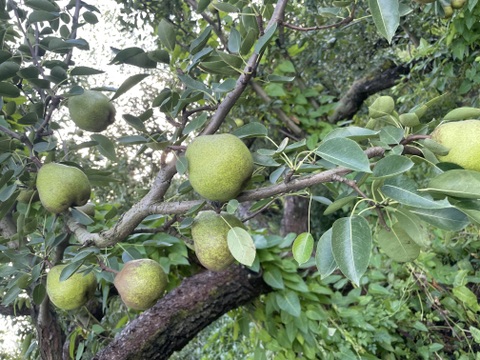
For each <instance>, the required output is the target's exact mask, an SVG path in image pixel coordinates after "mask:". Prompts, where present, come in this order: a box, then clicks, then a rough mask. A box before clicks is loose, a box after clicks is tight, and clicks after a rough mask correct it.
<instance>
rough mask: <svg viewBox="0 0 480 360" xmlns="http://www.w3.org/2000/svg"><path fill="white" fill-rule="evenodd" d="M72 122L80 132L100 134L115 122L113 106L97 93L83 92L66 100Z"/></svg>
mask: <svg viewBox="0 0 480 360" xmlns="http://www.w3.org/2000/svg"><path fill="white" fill-rule="evenodd" d="M68 110H69V113H70V117H71V118H72V120H73V122H74V123H75V124H76V125H77V126H78V127H79V128H80V129H82V130H86V131H91V132H102V131H104V130H105V129H106V128H107V127H108V126H109V125H111V124H113V123H114V122H115V113H116V110H115V106H114V105H113V103H112V102H111V101H110V99H109V98H108V97H107V96H106V95H104V94H103V93H101V92H99V91H94V90H85V91H84V92H83V93H82V94H81V95H75V96H72V97H71V98H69V99H68Z"/></svg>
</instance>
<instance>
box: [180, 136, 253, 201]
mask: <svg viewBox="0 0 480 360" xmlns="http://www.w3.org/2000/svg"><path fill="white" fill-rule="evenodd" d="M185 157H186V158H187V161H188V178H189V180H190V184H191V185H192V187H193V189H194V190H195V191H196V192H197V193H198V194H200V195H201V196H203V197H204V198H206V199H208V200H211V201H228V200H230V199H233V198H235V197H236V196H237V195H238V194H239V193H240V192H241V191H242V189H243V187H244V186H245V183H246V182H247V181H248V180H249V179H250V177H251V176H252V173H253V157H252V154H251V153H250V150H249V149H248V148H247V146H246V145H245V144H244V143H243V142H242V141H241V140H240V139H239V138H237V137H236V136H234V135H231V134H215V135H203V136H199V137H197V138H195V139H194V140H193V141H192V142H191V143H190V144H189V145H188V146H187V151H186V152H185Z"/></svg>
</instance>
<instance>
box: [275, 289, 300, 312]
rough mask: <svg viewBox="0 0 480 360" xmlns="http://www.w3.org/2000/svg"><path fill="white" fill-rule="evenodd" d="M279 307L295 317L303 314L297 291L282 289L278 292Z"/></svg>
mask: <svg viewBox="0 0 480 360" xmlns="http://www.w3.org/2000/svg"><path fill="white" fill-rule="evenodd" d="M276 300H277V304H278V307H279V308H280V309H282V310H283V311H285V312H287V313H289V314H290V315H292V316H294V317H298V316H300V314H301V310H302V308H301V305H300V299H299V298H298V295H297V293H295V292H293V291H282V292H278V293H277V294H276Z"/></svg>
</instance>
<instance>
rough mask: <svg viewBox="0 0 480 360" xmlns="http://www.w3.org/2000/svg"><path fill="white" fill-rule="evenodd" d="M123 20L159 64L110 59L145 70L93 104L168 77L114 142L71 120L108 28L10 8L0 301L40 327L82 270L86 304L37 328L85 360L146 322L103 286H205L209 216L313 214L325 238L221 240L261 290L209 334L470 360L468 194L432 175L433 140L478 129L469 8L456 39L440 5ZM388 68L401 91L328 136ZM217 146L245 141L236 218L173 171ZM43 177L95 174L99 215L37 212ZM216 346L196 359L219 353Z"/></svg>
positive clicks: (466, 184)
mask: <svg viewBox="0 0 480 360" xmlns="http://www.w3.org/2000/svg"><path fill="white" fill-rule="evenodd" d="M121 3H122V4H123V9H124V14H126V15H127V16H126V17H123V18H122V21H123V24H124V26H126V27H127V28H128V27H137V26H138V24H139V23H140V22H144V23H146V24H149V25H151V26H153V28H154V35H155V37H156V39H157V41H158V43H157V45H158V47H157V48H155V49H142V48H140V47H138V46H131V47H127V48H125V49H116V50H115V54H114V55H113V56H112V60H111V65H112V66H115V65H119V64H123V65H129V66H132V67H133V68H134V69H138V73H136V74H134V75H132V76H129V77H128V78H125V79H124V80H123V81H122V83H121V84H120V85H119V86H118V87H116V88H114V89H112V88H109V87H102V86H99V87H98V90H102V91H104V92H106V93H108V94H109V95H110V101H112V102H113V103H116V104H120V103H121V102H122V101H124V99H125V98H127V97H128V96H129V95H130V94H131V93H132V89H133V88H136V86H137V85H139V84H140V83H142V82H143V81H144V80H145V79H146V78H147V77H149V76H150V77H153V76H157V77H158V78H160V76H161V75H163V74H164V73H165V70H166V71H168V73H169V74H170V75H169V76H170V77H169V78H168V79H166V80H165V87H164V88H163V89H162V90H160V91H158V92H157V91H148V92H145V93H144V96H145V98H144V99H143V102H144V105H145V104H146V105H145V108H144V109H142V111H141V112H140V113H137V112H135V111H134V110H136V109H128V110H127V111H126V112H125V113H123V114H121V118H122V120H123V122H122V123H121V125H120V124H119V123H118V119H117V123H116V124H115V125H114V126H113V127H111V128H109V130H107V131H106V132H104V133H102V134H85V133H83V132H78V131H76V130H77V129H75V130H72V126H73V125H72V124H71V121H70V119H69V118H68V117H67V116H64V115H62V110H64V109H65V107H66V104H67V103H68V99H69V98H70V97H72V96H75V95H78V94H80V93H82V91H83V89H84V88H85V89H87V88H88V84H89V81H88V78H89V77H91V76H93V75H95V74H98V73H101V72H102V71H103V70H102V69H95V68H92V67H87V66H83V65H82V64H77V63H76V62H75V60H74V59H75V52H76V51H89V50H90V45H89V43H88V41H87V40H85V39H83V38H81V35H80V34H81V30H82V28H83V27H86V26H95V25H96V24H97V23H98V15H99V10H98V9H97V8H96V7H95V6H92V5H89V4H88V3H85V2H82V1H78V0H73V1H71V2H70V3H68V4H67V5H65V7H61V6H63V5H61V3H60V2H56V1H50V0H31V1H25V2H23V3H20V2H16V1H9V2H8V3H5V1H3V2H2V1H0V34H1V36H0V96H1V103H0V105H1V109H2V112H1V114H0V146H1V150H2V153H1V154H0V175H1V177H0V200H1V203H0V220H1V223H0V235H1V236H2V237H1V239H0V240H1V242H0V251H1V253H0V275H1V281H0V295H1V296H0V297H1V300H2V302H1V305H2V306H5V307H8V308H12V309H21V308H22V307H23V305H25V306H27V307H29V308H33V309H34V310H35V311H34V312H33V313H34V314H37V315H36V316H38V317H41V316H48V315H47V314H48V312H45V311H38V309H40V308H41V307H42V306H45V305H46V306H48V304H49V302H48V298H47V297H46V291H45V285H44V283H45V276H46V273H47V271H48V269H49V268H50V267H51V266H52V265H54V264H57V263H60V262H65V263H67V264H68V265H67V266H66V267H65V270H64V271H63V272H62V277H63V278H68V277H69V276H71V275H72V274H73V273H75V272H76V271H77V270H78V269H79V268H80V267H82V265H84V266H85V267H86V268H87V269H88V271H93V272H94V273H95V275H96V277H97V280H98V282H99V287H98V289H97V293H96V295H97V296H96V301H93V302H92V304H89V305H88V306H87V308H82V309H81V310H79V311H78V312H68V313H67V312H61V311H60V310H57V311H56V315H55V316H58V319H57V318H55V317H53V318H50V319H47V320H46V319H45V318H43V319H39V318H38V317H37V318H35V315H34V317H33V321H34V323H35V325H36V326H37V327H38V326H39V324H42V323H43V324H45V323H49V324H51V326H52V328H54V327H55V326H56V325H57V324H58V325H59V326H58V327H57V328H56V331H57V330H58V333H56V334H55V335H53V336H54V337H57V338H60V337H61V335H62V334H63V335H65V337H66V338H67V341H68V346H67V348H68V350H69V356H70V357H71V358H76V359H79V358H81V357H82V356H87V357H92V356H94V355H95V354H96V353H97V352H98V351H99V350H100V349H101V348H103V347H105V346H108V343H109V342H110V341H111V340H112V339H113V338H114V336H115V335H116V334H118V333H119V332H122V330H123V329H124V327H125V326H126V324H127V323H128V322H129V321H130V320H131V319H133V318H137V319H139V318H138V317H137V315H138V312H134V311H132V310H128V309H126V307H124V306H123V305H122V304H121V303H120V301H119V299H118V294H116V291H115V289H114V288H113V286H112V284H113V278H114V275H113V274H114V273H115V271H118V270H120V268H121V267H122V266H123V263H125V262H127V261H129V260H132V259H140V258H150V259H153V260H155V261H157V262H158V263H159V264H160V265H161V266H162V268H163V270H164V271H165V273H167V274H168V279H169V284H168V289H167V290H169V291H171V290H173V289H175V288H176V287H178V286H179V285H180V283H181V281H182V279H184V278H185V277H189V276H192V275H194V274H196V273H197V272H199V271H200V269H201V267H200V266H199V265H198V263H197V261H196V260H195V257H194V254H193V252H192V244H191V234H190V229H191V225H192V221H193V218H194V217H195V215H196V214H197V213H198V212H199V211H200V210H201V209H206V208H210V209H214V210H217V211H220V210H226V211H227V212H228V213H229V214H234V213H236V212H237V211H240V210H241V209H240V207H241V204H242V203H247V202H248V204H249V208H248V211H249V213H251V214H253V216H254V217H261V213H262V212H264V211H265V210H267V209H269V208H270V207H272V205H273V204H278V203H281V202H279V200H283V199H285V197H286V196H291V195H298V196H302V197H306V198H308V199H309V201H310V208H309V218H310V219H309V220H311V221H309V224H316V222H315V221H317V220H313V219H311V218H312V217H323V216H329V217H330V221H329V222H328V224H323V225H324V228H322V229H318V228H316V229H314V228H312V226H311V225H310V226H309V229H306V231H305V232H303V233H300V234H292V233H291V234H288V235H286V236H279V235H278V234H270V233H268V232H267V231H263V230H262V229H258V228H257V229H255V228H254V227H253V226H250V229H249V232H247V231H243V230H242V231H240V230H241V228H238V227H234V228H233V229H230V232H229V236H228V237H229V240H228V243H229V246H230V251H231V252H232V254H233V255H234V257H235V258H236V259H237V260H238V261H239V262H241V263H242V264H243V265H244V266H247V267H249V268H250V270H251V271H252V272H254V273H257V274H261V275H262V277H263V280H264V281H265V283H266V284H268V285H269V286H270V288H271V291H270V293H268V294H266V295H262V296H260V297H258V298H257V299H255V301H254V302H253V303H252V304H251V305H249V306H247V307H245V308H244V309H237V310H235V311H234V312H232V313H231V316H232V317H233V318H234V320H235V321H231V322H225V323H224V324H223V325H222V326H221V328H222V330H223V329H225V330H226V331H232V332H233V334H234V335H233V338H234V339H240V341H241V342H240V345H241V346H240V348H239V349H235V346H236V345H235V344H230V343H229V345H228V349H231V350H232V351H237V352H238V353H242V352H243V353H244V354H245V355H247V354H248V356H253V358H258V359H262V358H268V357H269V356H270V355H271V354H275V356H276V358H278V359H282V358H284V359H293V358H298V357H299V356H303V357H305V358H308V359H314V358H316V357H318V356H320V357H322V358H325V359H329V358H332V359H334V358H336V357H337V358H342V359H345V358H357V357H364V358H372V359H374V358H395V356H398V357H407V358H408V357H413V356H414V355H417V356H419V357H421V358H425V359H428V358H431V357H432V356H433V355H436V356H456V357H458V358H462V356H463V357H464V358H467V357H468V356H470V355H472V354H473V353H474V352H475V351H476V350H477V349H478V343H480V340H479V339H480V330H479V329H480V325H479V324H478V321H477V320H476V316H475V315H476V312H477V311H478V310H479V309H480V308H479V305H478V302H477V294H478V292H479V289H478V286H477V283H478V274H477V271H478V259H477V258H476V256H475V255H474V254H476V250H477V248H478V245H479V244H478V242H477V241H476V239H475V237H474V236H473V233H474V232H475V231H476V230H474V229H475V227H474V226H475V225H477V224H478V223H479V222H480V217H479V209H480V202H479V201H480V195H479V193H478V190H476V189H478V188H479V185H480V184H479V182H480V178H479V176H472V173H471V171H468V170H464V169H459V168H458V167H455V166H453V165H452V164H444V163H440V162H439V161H438V159H437V157H436V155H438V154H441V153H442V152H443V151H444V150H445V149H442V147H441V146H440V144H437V143H435V142H434V141H433V140H432V139H431V138H430V136H429V134H430V132H431V131H432V130H433V129H434V128H435V127H436V126H437V125H438V124H439V123H440V122H441V121H443V120H452V117H453V115H452V114H455V116H454V119H453V120H457V121H461V120H465V119H469V118H472V114H473V117H475V118H479V116H478V109H477V108H475V107H476V106H478V99H476V98H475V97H474V95H475V94H476V93H477V92H478V89H479V85H480V78H479V75H478V73H477V68H478V41H477V40H478V19H479V17H480V13H479V10H478V7H477V6H475V5H476V4H477V1H476V0H470V1H469V3H468V5H467V6H466V7H465V8H464V9H462V10H459V11H457V12H456V13H455V15H454V18H453V20H451V22H450V20H448V21H449V22H447V21H446V20H445V19H440V18H439V16H443V15H444V13H442V11H444V10H441V11H440V8H439V6H440V5H441V3H440V0H439V1H437V3H435V4H432V5H428V6H425V7H423V6H422V7H420V6H418V5H413V7H414V9H415V10H416V11H419V12H420V14H415V13H413V12H412V9H411V8H409V7H408V6H406V5H405V4H399V3H398V2H397V1H373V0H372V1H368V2H359V3H358V4H357V3H354V2H351V3H350V2H348V3H347V2H337V3H335V4H334V7H331V6H330V5H329V4H326V3H325V4H323V3H321V4H317V3H316V2H311V1H307V2H305V3H298V4H297V3H291V4H287V3H286V2H284V1H279V2H278V3H277V4H274V3H272V2H270V1H265V2H264V3H251V2H248V1H243V0H241V1H229V2H217V1H214V2H210V1H199V2H198V3H197V2H195V1H188V2H185V3H183V2H182V3H180V2H169V1H164V2H138V1H123V2H121ZM327 5H328V7H327ZM284 8H285V11H284ZM131 14H134V16H133V17H130V16H129V15H131ZM367 15H368V16H367ZM370 15H371V17H370ZM410 20H411V25H412V26H411V27H412V28H415V31H420V32H421V31H424V28H423V27H416V25H417V24H419V23H422V22H426V21H428V31H427V32H426V33H424V34H420V36H421V38H420V39H418V35H419V34H417V33H412V32H410V31H409V30H408V27H409V26H408V25H409V22H410ZM430 25H432V26H430ZM372 29H376V33H374V34H373V35H372V36H367V37H364V36H359V33H361V34H365V33H372ZM418 29H420V30H418ZM417 40H418V41H417ZM352 44H355V45H356V46H352ZM444 55H448V56H444ZM337 59H338V60H337ZM399 62H405V63H409V64H410V74H409V75H408V77H407V78H406V79H404V80H405V81H404V82H403V83H401V84H399V85H398V86H397V87H396V88H395V89H393V91H392V94H393V95H395V99H396V101H395V100H394V98H393V97H390V96H389V95H383V96H373V97H372V98H371V99H369V100H368V101H367V105H368V106H366V107H364V108H363V109H362V111H360V112H359V113H358V115H357V116H355V118H354V119H349V121H347V122H346V123H345V124H331V123H328V121H327V119H328V116H329V115H330V114H331V113H332V111H333V110H334V108H335V105H336V101H337V100H338V98H339V97H340V95H341V94H342V93H344V91H345V90H346V88H347V85H348V84H351V83H352V81H353V80H354V78H355V77H358V76H359V75H362V76H375V71H372V68H375V67H376V68H378V67H380V68H384V67H385V68H389V67H391V65H392V63H399ZM319 68H320V69H319ZM337 78H338V79H337ZM417 79H419V81H418V82H416V81H412V80H417ZM452 79H455V82H450V80H452ZM409 80H410V81H409ZM427 85H428V90H427V91H425V90H424V87H427ZM457 89H458V90H457ZM125 101H126V100H125ZM463 105H465V106H469V107H472V108H474V109H473V111H472V109H470V110H469V111H465V107H464V106H463ZM451 110H452V111H455V112H454V113H453V112H452V111H451ZM475 114H477V115H475ZM217 131H218V132H229V133H232V134H234V135H236V136H238V137H239V138H240V139H242V140H243V141H244V142H245V143H246V144H248V145H249V148H250V150H251V152H252V153H253V157H254V161H255V165H256V169H255V172H254V174H253V176H252V178H251V179H250V181H249V183H248V184H247V187H246V190H247V191H246V192H244V193H242V194H240V195H239V197H238V198H237V199H233V200H230V201H228V202H227V203H216V202H213V203H212V202H206V201H205V200H204V199H202V198H201V197H199V196H198V195H197V194H195V193H194V192H193V191H192V187H191V185H190V183H189V181H188V173H187V169H188V162H187V160H186V158H185V156H184V149H185V146H186V145H187V144H188V143H189V142H190V141H191V140H192V139H193V138H194V137H195V136H198V135H201V134H213V133H215V132H217ZM219 151H221V149H219ZM132 154H134V155H133V156H132ZM51 161H58V162H63V163H67V164H71V165H77V166H78V167H80V168H82V169H83V170H84V171H85V173H86V175H87V176H88V178H89V180H90V182H91V184H92V186H93V187H94V194H93V195H92V198H91V201H92V202H93V203H94V204H95V214H94V215H88V214H86V213H84V212H82V211H80V210H78V209H75V208H72V209H69V210H68V211H66V212H64V213H63V214H61V215H59V216H57V215H54V214H50V213H48V212H47V211H46V210H45V209H44V208H43V206H42V205H41V203H40V202H39V201H38V200H37V199H36V197H35V190H36V189H35V180H36V174H37V171H38V169H39V168H40V167H41V166H42V165H43V164H45V163H48V162H51ZM320 184H321V185H322V187H321V188H320V187H319V185H320ZM26 191H30V192H28V193H27V194H30V195H29V196H28V197H27V199H26V201H25V200H23V201H21V200H20V199H21V197H20V196H21V195H22V194H26ZM313 202H318V203H319V204H322V205H323V208H322V209H321V210H318V208H315V207H314V206H313V205H312V203H313ZM313 209H317V211H313ZM250 224H254V220H252V221H251V222H250ZM432 232H433V233H434V235H435V236H432V235H431V233H432ZM317 235H319V236H317ZM449 237H450V241H446V240H447V239H449ZM461 237H465V239H462V238H461ZM252 261H253V264H252ZM213 295H214V294H213ZM213 295H212V296H213ZM172 301H175V300H172ZM99 309H100V310H99ZM38 314H39V315H38ZM412 324H413V325H412ZM412 326H413V329H412ZM210 331H211V332H210V333H209V335H208V336H211V338H210V339H209V340H208V342H207V343H211V342H213V341H219V339H220V338H221V336H220V335H219V332H218V331H216V330H215V329H214V330H213V331H212V330H210ZM452 339H453V341H452ZM249 343H250V344H251V345H252V347H251V348H250V349H249V348H248V346H249V345H248V344H249ZM36 344H38V348H37V347H36ZM49 346H51V347H52V348H49ZM24 347H26V348H27V350H26V352H25V356H26V357H28V356H30V357H32V358H34V357H36V356H40V355H38V354H39V352H41V351H50V352H51V353H53V355H52V356H58V354H56V353H55V351H57V352H58V351H59V350H61V349H58V348H57V349H54V348H53V344H49V343H48V342H46V339H45V338H42V336H41V335H40V332H39V335H38V338H37V339H36V341H33V339H32V338H31V337H29V338H28V339H26V340H25V342H24ZM252 348H254V349H255V350H254V351H253V352H252V350H251V349H252ZM209 351H210V350H209ZM335 354H337V355H335Z"/></svg>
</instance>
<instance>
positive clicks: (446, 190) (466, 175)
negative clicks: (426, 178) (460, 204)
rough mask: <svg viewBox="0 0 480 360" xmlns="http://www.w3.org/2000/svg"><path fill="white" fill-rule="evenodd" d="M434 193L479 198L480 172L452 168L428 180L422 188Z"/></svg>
mask: <svg viewBox="0 0 480 360" xmlns="http://www.w3.org/2000/svg"><path fill="white" fill-rule="evenodd" d="M422 190H425V191H428V192H429V193H432V194H435V195H443V196H453V197H457V198H463V199H480V172H478V171H473V170H463V169H453V170H448V171H445V172H444V173H442V174H440V175H437V176H436V177H434V178H433V179H432V180H430V182H429V184H428V187H427V188H426V189H422Z"/></svg>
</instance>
